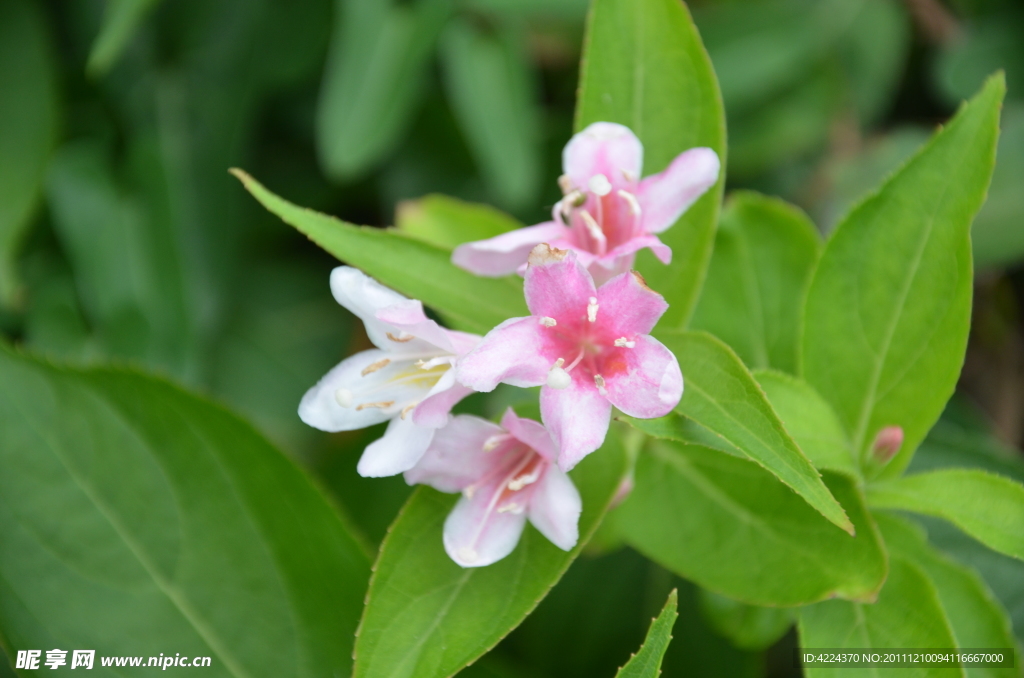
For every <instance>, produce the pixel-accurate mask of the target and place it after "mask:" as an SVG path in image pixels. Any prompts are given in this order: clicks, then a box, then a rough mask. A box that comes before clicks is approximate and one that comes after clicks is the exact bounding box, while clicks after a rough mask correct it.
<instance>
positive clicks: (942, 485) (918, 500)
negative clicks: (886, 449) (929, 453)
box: [868, 469, 1024, 560]
mask: <svg viewBox="0 0 1024 678" xmlns="http://www.w3.org/2000/svg"><path fill="white" fill-rule="evenodd" d="M868 501H869V502H870V503H871V505H872V506H877V507H879V508H892V509H902V510H905V511H914V512H915V513H923V514H925V515H931V516H937V517H939V518H945V519H946V520H948V521H950V522H951V523H953V524H954V525H956V526H957V527H959V528H960V529H961V530H963V531H964V532H966V533H967V534H969V535H971V536H972V537H974V538H975V539H977V540H978V541H980V542H981V543H983V544H985V545H986V546H988V547H989V548H992V549H995V550H996V551H999V552H1001V553H1005V554H1006V555H1008V556H1013V557H1015V558H1019V559H1021V560H1024V485H1021V484H1019V483H1015V482H1013V481H1012V480H1009V479H1007V478H1003V477H1002V476H997V475H995V474H993V473H988V472H986V471H980V470H977V469H942V470H938V471H930V472H928V473H916V474H913V475H909V476H904V477H902V478H897V479H895V480H887V481H884V482H880V483H875V484H872V485H870V486H869V487H868Z"/></svg>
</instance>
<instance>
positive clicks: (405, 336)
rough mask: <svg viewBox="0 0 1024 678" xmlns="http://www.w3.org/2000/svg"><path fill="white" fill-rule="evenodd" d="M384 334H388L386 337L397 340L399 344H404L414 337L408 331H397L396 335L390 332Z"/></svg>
mask: <svg viewBox="0 0 1024 678" xmlns="http://www.w3.org/2000/svg"><path fill="white" fill-rule="evenodd" d="M385 334H387V335H388V339H390V340H391V341H397V342H398V343H399V344H404V343H405V342H407V341H412V340H413V339H415V338H416V337H414V336H413V335H411V334H409V333H408V332H399V333H398V336H397V337H396V336H395V335H393V334H391V333H390V332H386V333H385Z"/></svg>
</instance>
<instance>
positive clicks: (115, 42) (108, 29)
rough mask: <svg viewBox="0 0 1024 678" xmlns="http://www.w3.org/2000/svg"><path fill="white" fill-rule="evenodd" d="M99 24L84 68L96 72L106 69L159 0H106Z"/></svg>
mask: <svg viewBox="0 0 1024 678" xmlns="http://www.w3.org/2000/svg"><path fill="white" fill-rule="evenodd" d="M106 1H107V7H106V10H105V11H104V13H103V25H102V26H101V27H100V34H99V35H97V36H96V40H95V42H93V44H92V49H91V50H90V52H89V61H88V63H87V64H86V67H85V68H86V71H88V73H89V74H90V75H92V76H100V75H103V74H105V73H106V72H107V71H109V70H110V67H111V66H113V65H114V62H116V61H117V60H118V58H119V57H120V56H121V53H122V52H124V48H125V47H127V46H128V42H129V41H130V40H131V39H132V36H133V35H134V34H135V30H136V29H137V28H138V26H139V24H140V23H142V20H143V19H145V18H146V15H147V14H148V13H149V12H151V11H153V8H154V7H156V5H157V4H159V2H160V0H106Z"/></svg>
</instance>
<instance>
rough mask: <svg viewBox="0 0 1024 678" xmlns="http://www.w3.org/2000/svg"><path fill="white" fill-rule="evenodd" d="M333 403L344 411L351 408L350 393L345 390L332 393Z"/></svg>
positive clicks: (340, 389) (341, 389)
mask: <svg viewBox="0 0 1024 678" xmlns="http://www.w3.org/2000/svg"><path fill="white" fill-rule="evenodd" d="M334 402H336V403H338V404H339V405H341V406H342V407H344V408H345V409H348V408H350V407H352V391H350V390H348V389H347V388H339V389H338V390H337V391H335V392H334Z"/></svg>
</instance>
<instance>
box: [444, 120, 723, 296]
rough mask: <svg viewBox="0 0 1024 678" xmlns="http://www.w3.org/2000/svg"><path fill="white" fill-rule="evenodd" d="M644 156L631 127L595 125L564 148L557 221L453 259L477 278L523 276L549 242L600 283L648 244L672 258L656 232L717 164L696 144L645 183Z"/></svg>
mask: <svg viewBox="0 0 1024 678" xmlns="http://www.w3.org/2000/svg"><path fill="white" fill-rule="evenodd" d="M643 155H644V148H643V145H642V144H641V143H640V140H639V139H637V138H636V136H635V135H634V134H633V132H631V131H630V130H629V128H628V127H624V126H622V125H617V124H615V123H611V122H595V123H594V124H592V125H590V126H589V127H587V128H586V129H585V130H583V131H582V132H580V133H579V134H577V135H576V136H574V137H573V138H572V139H571V140H570V141H569V143H568V144H567V145H566V147H565V151H564V152H563V153H562V165H563V167H564V169H565V174H564V175H562V177H561V179H560V180H559V183H560V184H561V186H562V192H563V193H564V194H565V197H563V198H562V199H561V200H560V201H559V202H558V203H556V204H555V207H554V210H553V214H552V219H553V220H552V221H547V222H544V223H542V224H537V225H536V226H530V227H528V228H520V229H517V230H515V231H511V232H509V233H504V234H502V235H499V236H497V237H494V238H491V239H489V240H481V241H479V242H471V243H465V244H463V245H460V246H459V247H457V248H456V249H455V251H454V252H453V253H452V262H453V263H455V264H456V265H457V266H461V267H462V268H465V269H466V270H468V271H472V272H473V273H476V274H477V275H484V276H494V277H497V276H502V275H508V274H509V273H512V272H514V271H519V272H520V273H522V271H523V268H524V267H525V265H526V257H527V256H528V255H529V253H530V250H532V249H533V248H534V246H536V245H538V244H539V243H542V242H546V243H549V244H550V245H552V246H553V247H558V248H562V249H569V250H573V251H574V252H576V254H577V256H578V257H579V260H580V261H581V262H583V265H584V266H586V267H587V268H588V269H589V270H590V273H591V275H593V276H594V279H595V280H596V281H597V282H598V283H599V284H600V283H601V282H604V281H605V280H608V279H609V278H611V277H612V276H614V275H616V274H618V273H622V272H624V271H627V270H629V269H630V268H631V267H632V265H633V260H634V258H635V257H636V253H637V252H638V251H639V250H642V249H644V248H645V247H649V248H651V250H652V251H653V252H654V254H655V256H657V257H658V258H659V259H660V260H661V261H662V262H663V263H666V264H667V263H669V261H671V259H672V250H670V249H669V248H668V246H667V245H665V244H663V243H662V242H661V240H659V239H658V236H657V235H655V234H656V233H661V232H662V231H664V230H665V229H667V228H668V227H669V226H671V225H672V224H674V223H675V222H676V220H677V219H679V217H680V216H681V215H682V214H683V212H685V211H686V210H687V208H689V207H690V205H692V204H693V203H694V202H695V201H696V200H697V198H699V197H700V196H701V195H703V194H704V192H705V191H707V190H708V189H709V188H710V187H711V186H714V184H715V182H716V181H717V180H718V171H719V168H720V163H719V160H718V155H716V154H715V152H714V151H713V150H711V149H710V148H691V149H690V150H688V151H684V152H683V153H681V154H679V155H678V156H677V157H676V159H675V160H673V161H672V163H671V164H670V165H669V166H668V168H666V169H665V171H663V172H660V173H658V174H654V175H651V176H649V177H647V178H645V179H643V180H641V179H640V173H641V169H642V167H643Z"/></svg>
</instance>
